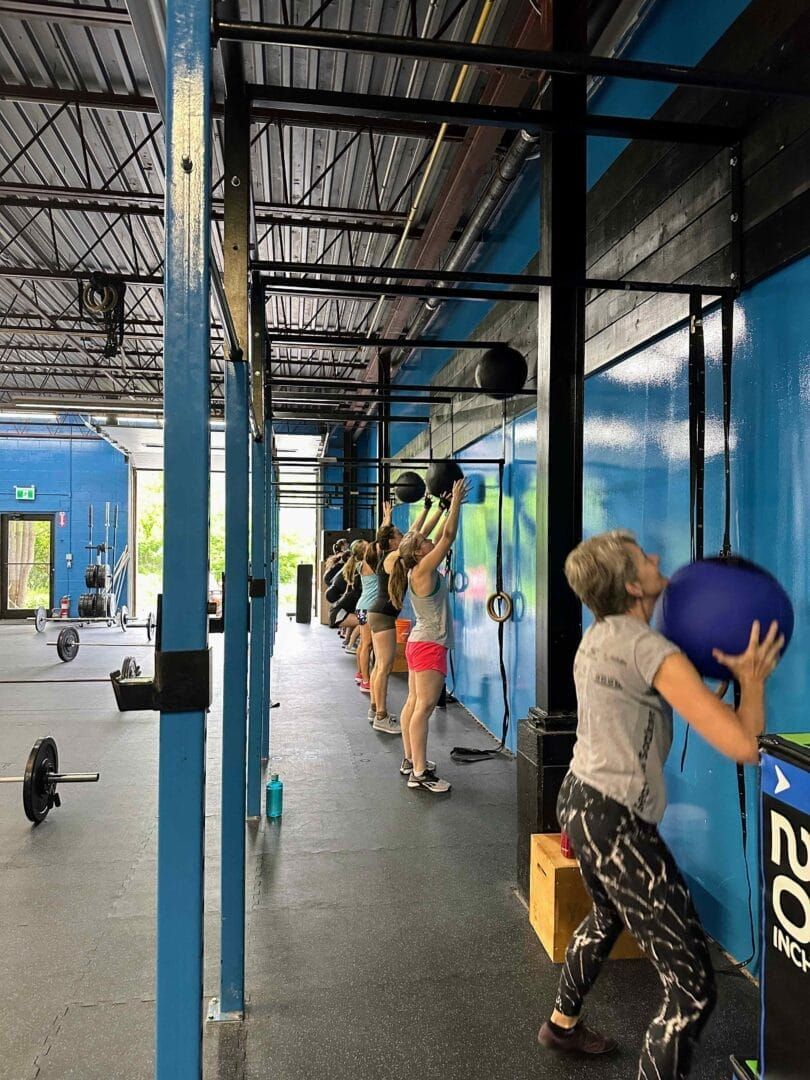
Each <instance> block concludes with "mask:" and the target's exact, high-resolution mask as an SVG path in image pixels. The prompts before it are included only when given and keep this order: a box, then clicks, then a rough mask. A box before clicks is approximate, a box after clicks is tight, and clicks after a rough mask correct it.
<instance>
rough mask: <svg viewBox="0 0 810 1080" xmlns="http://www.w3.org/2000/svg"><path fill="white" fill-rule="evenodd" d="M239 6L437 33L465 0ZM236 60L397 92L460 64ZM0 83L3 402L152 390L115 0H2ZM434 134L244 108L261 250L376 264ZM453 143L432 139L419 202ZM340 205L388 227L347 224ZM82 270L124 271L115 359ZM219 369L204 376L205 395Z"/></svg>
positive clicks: (322, 81)
mask: <svg viewBox="0 0 810 1080" xmlns="http://www.w3.org/2000/svg"><path fill="white" fill-rule="evenodd" d="M506 7H507V5H506V2H505V0H503V2H501V3H496V5H495V6H494V8H493V12H492V16H491V18H490V20H489V23H488V29H487V32H486V34H485V35H484V38H483V39H482V40H498V34H499V31H500V27H501V23H502V21H503V18H504V12H505V10H506ZM240 11H241V16H242V17H243V18H246V19H260V20H262V21H265V22H279V23H280V22H284V21H286V20H287V19H289V18H292V20H293V21H294V22H296V23H298V24H303V23H305V22H307V20H314V22H313V25H323V26H328V27H337V28H342V29H349V28H351V29H355V30H363V31H371V32H382V33H391V34H406V35H407V34H411V33H414V32H417V33H419V34H428V35H430V36H433V35H435V34H436V33H437V31H439V30H441V31H442V34H443V36H444V37H447V38H451V37H452V38H454V39H459V40H468V39H469V36H470V34H471V32H472V28H473V26H474V25H475V22H476V20H477V18H478V14H479V11H480V2H479V0H467V2H465V3H461V4H459V3H458V0H436V2H433V0H431V2H426V0H419V2H417V3H414V4H411V3H408V2H403V3H381V2H380V0H332V2H327V3H322V2H321V3H315V2H312V3H309V2H307V3H292V4H288V3H286V0H280V2H277V0H242V2H241V4H240ZM454 13H455V14H454ZM414 17H415V21H414ZM244 62H245V74H246V78H247V79H248V81H251V82H257V83H276V84H282V85H286V86H294V87H306V88H312V89H322V90H346V91H349V90H350V91H358V92H364V91H371V92H374V93H379V94H384V95H399V96H408V97H416V96H425V97H434V98H441V97H446V96H447V95H448V93H449V87H450V85H451V82H452V81H453V80H454V79H455V77H456V74H457V69H454V68H453V67H452V66H450V65H437V64H431V63H426V62H424V61H421V62H420V61H411V60H403V59H397V58H384V57H377V58H374V57H369V56H346V55H342V54H337V53H317V52H310V51H307V50H291V49H286V48H285V49H282V48H278V47H264V48H261V47H259V46H246V47H245V48H244ZM484 78H485V76H483V75H482V74H480V73H476V72H470V75H469V77H468V79H467V81H466V83H465V86H464V90H463V93H462V95H461V96H462V98H473V99H474V98H475V96H476V95H477V94H478V93H479V92H480V90H481V86H482V80H483V79H484ZM0 81H1V82H2V86H0V98H2V100H0V403H2V401H4V400H5V401H11V400H14V398H17V397H21V396H26V397H30V396H32V395H33V394H34V393H36V394H39V395H40V396H47V394H48V393H55V392H59V393H60V394H61V395H62V396H63V398H65V399H68V400H69V399H70V397H69V394H68V393H67V392H68V391H71V392H76V397H77V399H78V397H79V394H82V395H85V394H87V393H90V392H93V393H96V394H99V395H102V396H103V397H104V398H105V399H107V400H109V399H110V398H111V396H112V395H118V394H121V395H127V396H129V397H131V398H132V400H133V401H135V402H137V401H142V400H143V401H145V400H148V399H149V398H154V397H155V396H156V395H158V394H159V393H160V388H161V383H160V368H161V333H162V329H161V327H162V294H161V291H160V289H159V288H158V287H156V286H155V285H154V284H146V283H144V281H143V279H146V280H147V281H150V280H158V279H159V278H160V276H161V272H162V269H161V264H162V256H163V227H162V197H163V175H164V155H163V145H162V144H163V127H162V123H161V119H160V115H159V113H158V110H157V108H156V106H155V103H154V101H153V100H152V88H151V87H150V85H149V79H148V76H147V72H146V68H145V66H144V62H143V59H142V57H141V52H140V50H139V47H138V42H137V40H136V37H135V34H134V31H133V28H132V26H131V24H130V22H129V18H128V14H127V9H126V6H125V4H124V0H107V3H105V4H101V3H100V2H99V0H95V2H92V3H72V4H68V3H52V4H44V3H37V2H35V0H18V2H10V0H0ZM54 92H55V93H54ZM94 95H103V100H102V99H100V98H98V97H96V96H94ZM215 96H216V98H217V100H219V101H220V102H221V101H222V99H223V96H224V89H223V77H222V73H221V68H220V65H217V66H216V84H215ZM23 98H25V99H26V100H21V99H23ZM43 99H47V100H43ZM221 128H222V123H221V121H219V120H216V121H215V123H214V170H213V172H214V179H213V193H214V197H215V199H221V196H222V131H221ZM431 145H432V144H431V142H430V141H429V140H427V139H425V138H415V137H403V136H399V135H395V134H380V133H376V132H375V134H374V135H371V134H370V133H369V132H368V131H367V130H366V131H364V130H354V131H352V130H335V129H330V128H327V127H315V126H312V120H311V119H310V120H308V121H306V124H304V123H300V122H299V123H292V122H287V121H285V122H275V121H274V120H273V119H272V118H271V117H268V118H265V119H262V120H261V121H260V122H257V123H255V125H254V128H253V185H254V198H255V202H256V206H257V239H258V249H257V254H258V256H259V257H260V258H265V259H272V258H281V259H294V260H299V259H301V260H305V261H309V262H313V261H318V260H320V261H324V262H329V261H333V262H350V261H355V262H356V263H360V264H365V265H380V264H383V263H384V262H385V260H386V258H389V257H390V255H391V253H392V251H393V249H394V247H395V246H396V244H397V240H398V235H397V232H398V230H399V229H400V228H401V225H402V222H403V219H404V215H405V213H406V212H407V211H408V209H409V208H410V200H411V198H412V197H413V193H414V190H415V186H416V185H417V184H418V181H419V177H420V171H421V169H422V168H424V164H425V160H426V156H427V154H428V153H429V151H430V147H431ZM459 145H460V144H459V143H458V142H456V141H449V142H446V143H445V144H444V145H443V147H442V149H441V151H440V153H439V157H438V160H437V163H436V168H435V170H434V173H433V174H432V178H431V183H430V185H429V188H428V190H427V192H426V197H425V201H424V207H423V210H424V212H425V213H427V212H429V210H430V208H431V200H432V199H434V198H435V195H436V192H437V190H438V189H439V187H440V185H441V182H442V179H443V177H444V176H445V175H446V173H447V170H448V169H450V168H452V166H453V160H454V156H455V155H456V153H457V150H458V147H459ZM296 207H298V208H300V209H299V210H298V211H296V210H295V208H296ZM282 208H283V209H282ZM307 208H311V209H312V210H313V212H315V211H322V212H323V213H324V214H325V213H327V212H328V213H329V214H330V215H332V217H333V218H335V216H336V215H339V211H341V210H342V211H346V212H347V213H346V214H344V218H343V219H341V220H337V221H334V223H330V227H329V228H312V227H308V226H306V225H305V224H302V223H300V222H299V223H296V222H295V221H294V220H290V219H291V218H293V217H294V216H295V215H296V213H300V212H301V210H304V211H305V212H306V209H307ZM348 211H354V212H355V214H357V213H358V212H359V213H361V214H365V215H366V221H367V223H368V222H370V223H371V225H372V226H383V227H388V228H389V230H390V231H388V232H374V231H363V230H361V229H360V228H357V227H355V228H349V227H347V224H346V220H345V219H346V218H347V217H348V216H349V215H348ZM279 216H282V217H284V218H285V219H287V220H286V221H285V223H284V224H279V223H278V217H279ZM271 220H274V221H275V223H272V224H271V223H270V221H271ZM221 231H222V223H221V204H219V203H216V202H215V233H216V239H215V245H214V246H215V250H216V254H217V259H218V260H219V261H220V264H221V243H222V240H221ZM409 243H412V241H409ZM407 251H408V249H407V248H406V250H405V262H406V263H407ZM92 270H103V271H108V272H117V273H123V274H125V275H127V276H129V277H130V278H132V277H134V278H135V279H136V281H135V282H132V283H130V284H129V285H128V289H127V318H126V337H125V342H124V347H123V349H122V350H121V352H120V353H119V355H117V356H115V357H114V358H112V359H107V358H105V357H104V356H103V355H102V352H101V342H102V339H101V337H100V335H99V331H98V326H97V324H95V323H93V322H92V321H90V320H88V319H87V318H85V319H83V320H81V319H79V317H78V304H77V282H76V280H75V278H76V277H77V276H78V275H86V274H88V273H89V272H90V271H92ZM60 276H62V277H65V278H66V280H60V279H59V278H60ZM137 279H141V281H140V283H139V282H138V281H137ZM372 307H373V303H372V302H371V301H369V300H346V299H343V300H338V299H326V298H324V299H319V298H315V299H313V298H301V299H298V298H290V297H285V298H280V297H275V298H273V299H272V300H271V302H270V306H269V308H268V321H269V323H270V324H271V325H274V326H279V327H290V328H307V329H309V328H313V329H314V328H332V329H335V328H340V329H344V330H353V329H357V330H362V329H364V328H365V327H366V326H367V325H368V320H369V317H370V314H371V311H372ZM92 331H95V333H93V332H92ZM215 335H216V336H217V337H218V336H219V331H218V330H215ZM288 355H290V356H297V357H300V356H302V355H303V356H310V355H313V354H312V352H311V350H308V351H306V352H305V353H302V352H301V351H300V350H298V351H297V352H294V351H293V352H290V353H289V354H288ZM220 356H221V351H220V349H219V348H218V347H216V348H215V360H214V366H215V372H218V373H220V375H221V359H220ZM313 359H314V356H313ZM220 384H221V378H219V379H215V384H214V397H215V399H216V400H219V399H221V385H220Z"/></svg>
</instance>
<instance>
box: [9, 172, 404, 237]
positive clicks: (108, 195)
mask: <svg viewBox="0 0 810 1080" xmlns="http://www.w3.org/2000/svg"><path fill="white" fill-rule="evenodd" d="M163 202H164V196H163V195H162V194H161V193H158V192H144V191H110V190H106V191H97V190H94V189H92V188H83V187H66V186H62V185H55V184H22V183H6V184H0V206H12V207H14V206H16V207H23V208H25V209H29V210H36V209H39V208H40V207H44V208H46V209H50V210H61V211H64V212H73V213H99V214H108V213H115V214H127V215H133V216H141V217H155V218H161V219H162V218H163ZM254 212H255V214H256V224H257V225H299V226H300V227H301V228H307V229H335V230H343V229H345V230H349V231H353V232H371V233H384V234H390V235H393V236H399V235H400V234H401V233H402V231H403V228H404V226H405V220H406V215H405V214H403V213H396V212H387V211H378V210H367V209H365V208H362V207H356V208H355V207H350V206H346V207H342V206H312V205H306V206H298V205H295V204H290V203H274V202H257V203H255V204H254ZM223 216H224V206H223V202H222V200H221V199H215V200H213V204H212V217H213V218H214V220H216V221H221V220H222V219H223ZM409 236H411V237H412V238H414V239H418V238H419V237H420V236H421V229H411V230H410V233H409Z"/></svg>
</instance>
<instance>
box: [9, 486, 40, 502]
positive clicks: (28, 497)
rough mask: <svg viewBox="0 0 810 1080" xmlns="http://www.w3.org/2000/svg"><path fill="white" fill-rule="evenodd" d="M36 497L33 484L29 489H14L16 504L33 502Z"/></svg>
mask: <svg viewBox="0 0 810 1080" xmlns="http://www.w3.org/2000/svg"><path fill="white" fill-rule="evenodd" d="M36 497H37V489H36V486H35V485H34V484H31V486H30V487H16V486H15V488H14V498H15V499H16V500H17V502H33V501H34V499H35V498H36Z"/></svg>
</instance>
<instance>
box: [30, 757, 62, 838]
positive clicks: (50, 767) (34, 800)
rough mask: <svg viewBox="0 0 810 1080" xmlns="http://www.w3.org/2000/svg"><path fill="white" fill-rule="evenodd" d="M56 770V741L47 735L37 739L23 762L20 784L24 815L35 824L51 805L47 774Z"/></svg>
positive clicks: (46, 814) (43, 816) (51, 798)
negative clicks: (23, 767) (23, 769)
mask: <svg viewBox="0 0 810 1080" xmlns="http://www.w3.org/2000/svg"><path fill="white" fill-rule="evenodd" d="M58 771H59V752H58V751H57V749H56V743H55V742H54V741H53V739H51V738H49V737H46V738H44V739H37V741H36V742H35V743H34V746H33V749H32V750H31V753H30V754H29V755H28V761H26V763H25V776H24V778H23V786H22V789H23V809H24V810H25V816H26V817H27V818H28V820H29V821H33V823H34V824H35V825H39V823H40V821H44V820H45V818H46V817H47V816H48V811H49V810H50V809H51V807H52V806H53V792H52V791H51V788H50V785H49V783H48V776H49V775H50V773H55V772H58Z"/></svg>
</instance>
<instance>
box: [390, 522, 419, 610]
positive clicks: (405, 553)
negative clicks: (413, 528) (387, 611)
mask: <svg viewBox="0 0 810 1080" xmlns="http://www.w3.org/2000/svg"><path fill="white" fill-rule="evenodd" d="M424 539H425V538H424V536H423V535H422V534H421V533H418V532H409V533H406V534H405V536H403V538H402V542H401V543H400V545H399V558H398V559H397V560H396V561H395V562H394V565H393V567H392V568H391V573H390V575H389V578H388V595H389V597H390V598H391V603H392V604H393V605H394V607H395V608H399V609H400V610H402V604H403V602H404V600H405V592H406V590H407V588H408V571H409V570H412V569H413V568H414V566H416V564H417V563H418V562H419V556H418V554H417V553H418V551H419V548H420V546H421V545H422V542H423V541H424Z"/></svg>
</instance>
